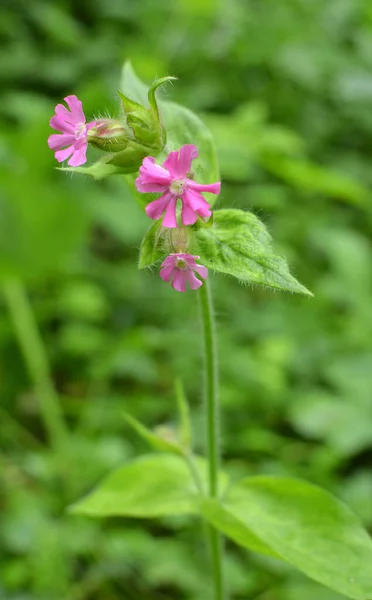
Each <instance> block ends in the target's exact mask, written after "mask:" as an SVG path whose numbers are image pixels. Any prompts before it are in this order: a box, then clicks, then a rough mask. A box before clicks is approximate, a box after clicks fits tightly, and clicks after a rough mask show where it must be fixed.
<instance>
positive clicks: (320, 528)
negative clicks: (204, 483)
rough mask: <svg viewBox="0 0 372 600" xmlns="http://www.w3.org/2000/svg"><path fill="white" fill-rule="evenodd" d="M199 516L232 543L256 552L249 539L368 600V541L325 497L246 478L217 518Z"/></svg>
mask: <svg viewBox="0 0 372 600" xmlns="http://www.w3.org/2000/svg"><path fill="white" fill-rule="evenodd" d="M204 514H205V515H206V516H207V518H209V519H210V520H211V522H212V523H213V521H214V523H213V524H214V525H215V526H216V527H217V528H219V529H220V530H221V531H223V532H224V533H225V534H226V535H228V536H229V537H231V538H232V539H234V540H235V541H236V542H237V543H239V544H241V545H243V546H247V547H250V548H252V549H255V548H254V545H255V544H256V549H257V550H258V551H260V552H262V549H261V550H260V549H259V545H257V542H256V541H255V540H254V539H253V543H252V534H253V536H256V537H257V539H258V540H259V541H260V542H261V543H262V544H264V545H265V546H267V548H268V549H269V550H270V551H271V552H273V553H274V554H276V555H277V556H279V557H281V558H282V559H283V560H285V561H287V562H289V563H291V564H292V565H294V566H295V567H297V568H298V569H300V570H301V571H303V572H304V573H305V574H306V575H308V576H309V577H311V578H312V579H315V580H316V581H319V582H320V583H322V584H324V585H326V586H328V587H330V588H332V589H334V590H336V591H338V592H340V593H342V594H344V595H346V596H348V597H350V598H355V599H356V600H370V599H371V598H372V540H371V538H370V537H369V536H368V534H367V533H366V531H365V530H364V529H363V528H362V526H361V525H360V523H359V521H358V519H357V518H356V516H355V515H354V514H353V513H352V512H351V511H350V510H349V509H348V507H347V506H345V505H344V504H343V503H342V502H340V501H339V500H337V499H336V498H334V497H333V496H331V495H330V494H329V493H328V492H326V491H324V490H322V489H320V488H318V487H316V486H314V485H311V484H309V483H306V482H304V481H300V480H296V479H289V478H281V477H265V476H262V477H250V478H247V479H244V480H243V481H242V482H240V483H239V484H238V485H236V486H235V487H234V488H232V490H231V492H230V493H229V495H228V498H227V501H226V503H225V504H224V507H223V512H220V514H218V512H217V513H216V515H217V517H216V516H215V517H213V516H212V517H208V514H207V513H206V512H205V511H204ZM266 553H267V552H266Z"/></svg>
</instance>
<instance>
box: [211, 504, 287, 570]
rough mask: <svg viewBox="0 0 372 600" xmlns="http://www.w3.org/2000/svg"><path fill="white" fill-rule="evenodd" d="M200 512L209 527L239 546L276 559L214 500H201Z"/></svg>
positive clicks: (274, 554)
mask: <svg viewBox="0 0 372 600" xmlns="http://www.w3.org/2000/svg"><path fill="white" fill-rule="evenodd" d="M200 510H201V513H202V515H203V517H204V518H205V519H206V520H207V521H208V522H209V523H210V524H211V525H213V526H214V527H215V528H216V529H218V530H219V531H221V532H222V533H224V534H225V535H226V536H227V537H229V538H230V539H232V540H234V542H236V543H237V544H239V545H240V546H243V547H244V548H249V550H253V551H254V552H260V553H261V554H267V555H268V556H275V557H276V558H278V555H277V554H276V553H275V552H274V551H273V550H271V548H269V546H266V544H264V542H262V541H261V540H260V538H259V537H257V536H256V535H255V534H254V533H253V532H252V531H251V530H250V529H249V528H248V527H247V526H246V525H245V524H244V523H243V522H242V521H240V520H239V519H237V518H236V517H235V516H234V515H233V513H232V512H231V511H229V510H228V509H227V508H226V507H225V506H223V505H222V504H220V502H218V501H217V500H215V499H214V498H203V499H202V500H201V501H200Z"/></svg>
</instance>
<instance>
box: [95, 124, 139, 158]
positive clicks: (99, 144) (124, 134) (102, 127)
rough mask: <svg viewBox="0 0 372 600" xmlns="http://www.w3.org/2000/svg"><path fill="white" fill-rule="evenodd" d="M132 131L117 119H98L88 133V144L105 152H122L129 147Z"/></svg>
mask: <svg viewBox="0 0 372 600" xmlns="http://www.w3.org/2000/svg"><path fill="white" fill-rule="evenodd" d="M131 136H132V134H131V131H130V130H129V129H128V127H126V125H125V124H124V123H122V122H121V121H119V120H117V119H98V120H97V121H96V125H95V127H92V128H91V129H90V130H89V131H88V142H89V143H91V144H93V146H95V147H96V148H99V149H100V150H104V151H105V152H120V151H121V150H124V148H126V147H127V145H128V142H129V140H130V138H131Z"/></svg>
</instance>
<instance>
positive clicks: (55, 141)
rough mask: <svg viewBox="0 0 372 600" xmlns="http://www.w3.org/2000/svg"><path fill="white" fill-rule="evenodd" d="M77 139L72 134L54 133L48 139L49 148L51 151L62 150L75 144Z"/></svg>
mask: <svg viewBox="0 0 372 600" xmlns="http://www.w3.org/2000/svg"><path fill="white" fill-rule="evenodd" d="M74 141H75V138H74V136H73V135H71V134H70V133H61V134H58V133H52V135H50V136H49V137H48V146H49V148H50V149H51V150H60V149H61V148H63V147H64V146H68V145H71V144H73V143H74Z"/></svg>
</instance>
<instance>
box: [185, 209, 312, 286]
mask: <svg viewBox="0 0 372 600" xmlns="http://www.w3.org/2000/svg"><path fill="white" fill-rule="evenodd" d="M213 216H214V223H213V226H212V227H199V228H198V229H197V230H196V235H195V240H194V242H193V245H192V253H193V254H197V255H200V257H201V262H202V264H204V265H205V266H206V267H208V268H209V269H213V270H215V271H218V272H220V273H226V274H228V275H233V276H234V277H237V278H238V279H240V280H241V281H246V282H248V283H254V284H258V285H264V286H267V287H271V288H274V289H277V290H283V291H288V292H295V293H298V294H305V295H307V296H312V294H311V292H309V290H307V289H306V288H305V287H304V286H303V285H301V284H300V283H299V282H298V281H297V280H296V279H295V278H294V277H293V276H292V275H291V274H290V272H289V269H288V265H287V261H286V260H285V258H283V257H281V256H278V255H277V254H275V253H274V251H273V248H272V242H271V237H270V235H269V233H268V231H267V229H266V227H265V226H264V225H263V223H261V221H260V220H259V219H258V218H257V217H256V216H255V215H253V214H252V213H249V212H244V211H242V210H237V209H226V210H218V211H215V212H214V213H213Z"/></svg>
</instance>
